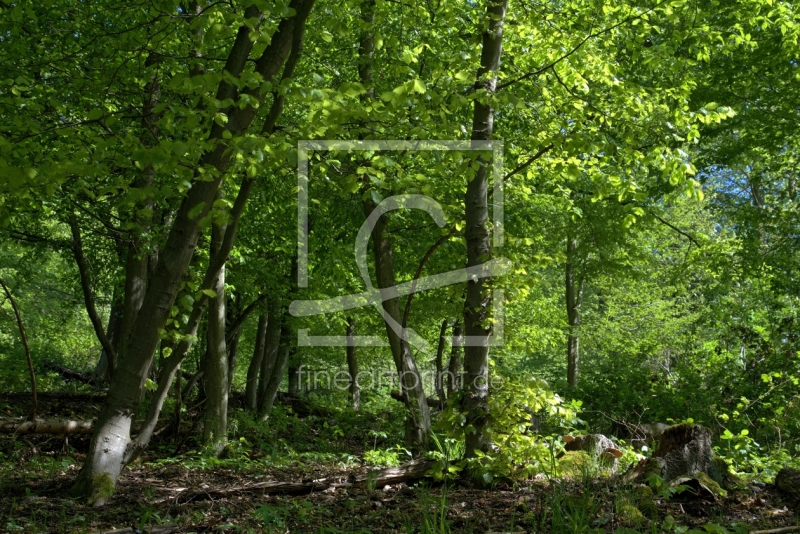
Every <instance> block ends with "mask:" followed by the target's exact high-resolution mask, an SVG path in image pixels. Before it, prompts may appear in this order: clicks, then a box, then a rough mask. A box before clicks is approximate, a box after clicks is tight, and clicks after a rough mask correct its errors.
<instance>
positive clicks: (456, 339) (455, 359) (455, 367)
mask: <svg viewBox="0 0 800 534" xmlns="http://www.w3.org/2000/svg"><path fill="white" fill-rule="evenodd" d="M463 344H464V333H463V331H462V330H461V322H460V321H456V322H455V323H454V324H453V346H452V348H451V349H450V363H449V364H448V365H447V396H448V397H450V396H451V395H452V394H453V393H454V392H456V391H459V390H460V389H461V385H462V384H461V381H462V378H463V377H462V376H461V374H462V363H461V346H462V345H463Z"/></svg>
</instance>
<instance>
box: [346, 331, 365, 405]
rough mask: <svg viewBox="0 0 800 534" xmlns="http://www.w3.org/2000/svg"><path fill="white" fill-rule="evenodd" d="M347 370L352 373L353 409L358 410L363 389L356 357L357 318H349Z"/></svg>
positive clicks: (351, 393)
mask: <svg viewBox="0 0 800 534" xmlns="http://www.w3.org/2000/svg"><path fill="white" fill-rule="evenodd" d="M346 335H347V372H348V373H349V375H350V387H349V388H348V389H349V390H350V399H351V400H352V402H353V409H354V410H358V408H359V407H360V405H361V390H360V389H359V386H358V359H357V358H356V340H355V336H356V319H355V317H348V318H347V330H346Z"/></svg>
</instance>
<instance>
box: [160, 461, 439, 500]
mask: <svg viewBox="0 0 800 534" xmlns="http://www.w3.org/2000/svg"><path fill="white" fill-rule="evenodd" d="M434 463H435V462H434V461H433V460H415V461H412V462H409V463H407V464H405V465H401V466H399V467H389V468H388V469H381V470H374V471H370V472H369V473H368V474H366V475H361V476H358V477H351V478H350V479H348V480H347V481H342V479H341V478H340V477H337V478H322V479H318V480H311V481H306V482H281V481H276V480H272V481H269V482H256V483H255V484H246V485H243V486H232V487H228V488H216V489H207V490H203V491H198V492H190V491H188V490H186V489H185V488H176V489H174V490H170V491H173V492H179V495H177V496H175V497H166V498H164V499H159V500H158V501H156V502H164V501H168V500H171V499H173V498H174V499H175V500H176V501H178V502H189V501H194V500H203V499H216V498H220V497H227V496H231V495H240V494H246V493H256V494H260V495H264V494H270V493H284V494H292V495H298V494H306V493H313V492H315V491H323V490H326V489H329V488H346V487H355V486H361V485H366V483H367V482H369V483H370V484H372V485H374V486H375V487H380V486H386V485H391V484H399V483H400V482H409V481H412V480H419V479H421V478H424V477H425V474H426V473H427V472H428V471H429V470H430V469H431V467H433V464H434Z"/></svg>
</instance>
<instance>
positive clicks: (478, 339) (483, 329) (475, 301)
mask: <svg viewBox="0 0 800 534" xmlns="http://www.w3.org/2000/svg"><path fill="white" fill-rule="evenodd" d="M507 8H508V0H491V1H490V2H489V3H488V6H487V19H488V27H487V28H486V31H484V33H483V43H482V50H481V66H480V68H479V69H478V76H477V82H476V83H475V89H476V90H485V91H486V93H487V96H486V97H481V98H479V99H476V100H475V108H474V112H473V118H472V140H474V141H478V140H489V139H491V138H492V130H493V126H494V109H492V107H491V100H488V101H487V99H489V98H491V95H493V94H494V92H495V89H496V87H497V70H498V69H499V68H500V55H501V53H502V50H503V24H504V21H505V16H506V9H507ZM478 161H479V163H480V166H479V167H478V170H477V171H476V173H475V177H474V178H472V180H470V182H469V183H468V184H467V193H466V196H465V197H464V209H465V216H466V226H465V237H466V241H467V267H473V266H475V265H480V264H482V263H484V262H486V261H488V260H489V259H491V249H490V242H489V227H488V224H487V223H488V220H489V203H488V183H489V181H488V171H487V168H488V167H489V165H490V163H489V162H488V161H486V160H485V159H484V158H483V157H480V156H479V158H478ZM490 305H491V292H490V291H489V285H488V282H487V281H486V280H485V279H482V278H479V279H477V280H470V281H468V282H467V296H466V299H465V302H464V333H465V334H466V336H467V339H468V340H469V343H467V344H466V346H465V348H464V379H465V384H464V389H465V394H464V397H463V400H462V408H463V410H464V411H465V412H466V416H467V424H468V425H472V426H473V427H474V429H475V430H474V432H469V433H468V434H467V435H466V448H465V455H466V457H467V458H472V457H474V456H475V451H484V450H486V448H487V446H488V436H487V435H486V433H485V432H484V427H485V426H487V424H488V423H489V406H488V398H489V334H490V333H491V327H490V325H489V324H488V319H489V314H490Z"/></svg>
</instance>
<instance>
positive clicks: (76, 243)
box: [69, 219, 117, 374]
mask: <svg viewBox="0 0 800 534" xmlns="http://www.w3.org/2000/svg"><path fill="white" fill-rule="evenodd" d="M69 226H70V229H71V230H72V252H73V254H74V256H75V262H76V263H77V264H78V271H79V272H80V275H81V288H82V289H83V300H84V302H85V303H86V313H88V314H89V320H90V321H91V322H92V326H93V327H94V333H95V335H96V336H97V339H98V340H100V345H102V347H103V350H104V351H105V352H106V354H107V355H108V363H109V366H108V367H109V370H110V371H111V372H112V374H113V370H114V368H115V365H116V363H115V362H116V361H117V352H116V351H115V350H114V347H113V346H112V345H111V341H110V340H109V339H108V338H107V337H106V331H105V329H104V328H103V322H102V321H101V320H100V315H99V314H98V313H97V308H95V305H94V292H93V291H92V281H91V279H90V277H89V265H88V263H87V262H86V258H85V257H84V254H83V240H82V239H81V231H80V228H78V223H77V221H75V220H74V219H73V220H72V221H70V223H69Z"/></svg>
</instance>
